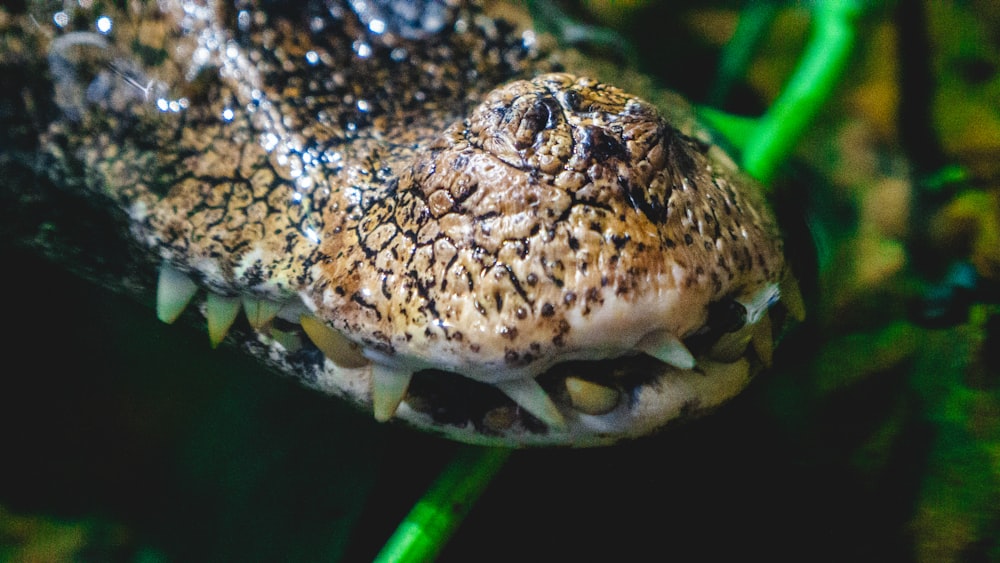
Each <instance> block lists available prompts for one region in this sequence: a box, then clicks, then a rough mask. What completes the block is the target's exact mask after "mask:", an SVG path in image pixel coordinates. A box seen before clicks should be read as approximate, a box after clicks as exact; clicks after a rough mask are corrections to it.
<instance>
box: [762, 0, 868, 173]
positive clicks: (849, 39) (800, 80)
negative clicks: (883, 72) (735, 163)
mask: <svg viewBox="0 0 1000 563" xmlns="http://www.w3.org/2000/svg"><path fill="white" fill-rule="evenodd" d="M860 4H861V2H860V1H859V0H825V1H817V2H816V4H815V6H814V8H813V33H812V37H811V38H810V40H809V44H808V45H807V46H806V50H805V53H804V54H803V55H802V59H801V61H800V62H799V65H798V67H797V68H796V69H795V72H794V73H793V74H792V76H791V78H790V79H789V81H788V83H787V84H786V85H785V88H784V89H783V91H782V92H781V95H779V96H778V99H777V100H775V101H774V104H773V105H772V106H771V108H770V109H769V110H768V111H767V113H765V114H764V116H763V117H761V118H760V120H759V122H758V124H757V127H756V129H755V130H754V131H753V133H752V134H751V136H750V138H749V139H747V141H746V149H745V150H744V152H743V166H744V168H746V170H747V172H748V173H750V175H751V176H753V177H755V178H757V179H758V180H760V181H761V182H762V183H764V184H768V183H770V181H771V180H772V179H773V178H774V174H775V171H776V170H777V168H778V166H779V165H780V164H781V163H782V162H784V161H785V160H786V159H787V158H788V156H789V155H790V154H791V152H792V150H793V149H794V147H795V145H796V143H798V142H799V139H801V138H802V134H803V133H804V132H805V129H806V127H807V126H808V125H809V123H811V122H812V120H813V118H814V117H815V116H816V114H817V113H819V110H820V108H821V107H822V106H823V104H824V103H825V102H826V101H827V99H828V98H829V97H830V94H831V93H832V92H833V89H834V87H835V86H836V85H837V82H838V80H839V79H840V77H841V75H842V74H843V72H844V69H845V67H846V66H847V60H848V56H849V55H850V53H851V50H852V48H853V47H854V43H855V36H856V34H855V28H854V24H855V20H856V19H857V18H858V16H859V15H860V13H861V5H860Z"/></svg>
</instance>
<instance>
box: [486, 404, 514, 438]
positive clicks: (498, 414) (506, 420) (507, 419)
mask: <svg viewBox="0 0 1000 563" xmlns="http://www.w3.org/2000/svg"><path fill="white" fill-rule="evenodd" d="M516 421H517V409H516V408H515V407H512V406H510V405H504V406H502V407H496V408H494V409H490V410H488V411H486V414H484V415H483V426H485V427H486V428H489V429H490V430H492V431H494V432H502V431H504V430H507V429H508V428H510V427H511V426H514V422H516Z"/></svg>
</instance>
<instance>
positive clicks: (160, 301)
mask: <svg viewBox="0 0 1000 563" xmlns="http://www.w3.org/2000/svg"><path fill="white" fill-rule="evenodd" d="M196 291H198V286H197V285H195V283H194V282H193V281H191V278H189V277H187V275H186V274H184V273H182V272H181V271H180V270H177V269H175V268H174V267H173V266H171V265H170V264H167V263H166V262H163V263H162V264H160V278H159V281H158V282H157V284H156V317H157V318H159V319H160V320H161V321H163V322H165V323H167V324H170V323H173V322H174V321H176V320H177V317H179V316H180V315H181V313H183V312H184V308H185V307H187V304H188V303H190V302H191V298H192V297H194V294H195V292H196Z"/></svg>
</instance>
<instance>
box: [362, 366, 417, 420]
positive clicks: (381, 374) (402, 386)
mask: <svg viewBox="0 0 1000 563" xmlns="http://www.w3.org/2000/svg"><path fill="white" fill-rule="evenodd" d="M412 378H413V373H411V372H408V371H400V370H398V369H396V368H391V367H388V366H384V365H382V364H372V405H373V407H374V411H375V420H377V421H379V422H385V421H387V420H389V419H390V418H392V415H394V414H396V409H397V408H399V403H401V402H402V401H403V397H405V396H406V388H407V387H409V386H410V379H412Z"/></svg>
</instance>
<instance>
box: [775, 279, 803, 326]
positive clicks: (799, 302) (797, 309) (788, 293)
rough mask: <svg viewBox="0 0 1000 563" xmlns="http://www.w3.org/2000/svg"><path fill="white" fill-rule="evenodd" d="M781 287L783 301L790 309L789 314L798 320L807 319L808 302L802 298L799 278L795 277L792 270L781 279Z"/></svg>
mask: <svg viewBox="0 0 1000 563" xmlns="http://www.w3.org/2000/svg"><path fill="white" fill-rule="evenodd" d="M780 288H781V302H782V303H784V304H785V308H786V309H788V314H789V315H791V316H792V318H793V319H795V320H796V321H799V322H802V321H804V320H806V302H805V301H804V300H803V299H802V292H801V291H800V290H799V280H798V279H796V278H795V274H793V273H791V272H788V273H787V274H785V277H784V278H782V280H781V284H780Z"/></svg>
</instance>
